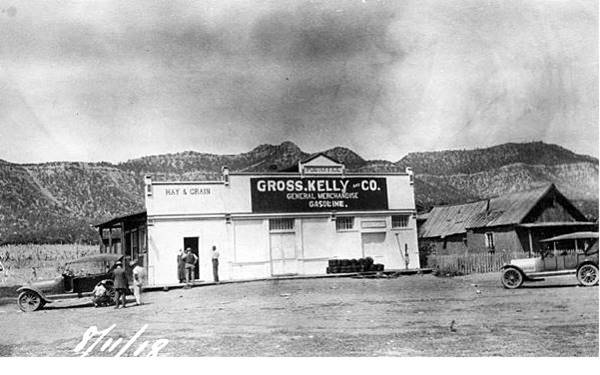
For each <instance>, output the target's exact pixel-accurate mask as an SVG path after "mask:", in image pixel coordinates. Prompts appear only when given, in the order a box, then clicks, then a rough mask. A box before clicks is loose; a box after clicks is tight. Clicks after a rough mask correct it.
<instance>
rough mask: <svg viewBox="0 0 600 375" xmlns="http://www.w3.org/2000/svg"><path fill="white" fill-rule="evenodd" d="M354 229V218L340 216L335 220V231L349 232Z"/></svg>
mask: <svg viewBox="0 0 600 375" xmlns="http://www.w3.org/2000/svg"><path fill="white" fill-rule="evenodd" d="M353 228H354V216H340V217H338V218H336V219H335V229H336V230H350V229H353Z"/></svg>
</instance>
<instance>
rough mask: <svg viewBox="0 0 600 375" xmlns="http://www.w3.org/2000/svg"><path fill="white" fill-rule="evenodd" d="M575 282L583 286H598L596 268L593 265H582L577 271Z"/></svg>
mask: <svg viewBox="0 0 600 375" xmlns="http://www.w3.org/2000/svg"><path fill="white" fill-rule="evenodd" d="M577 281H579V283H580V284H581V285H583V286H592V285H596V284H598V267H596V266H595V265H593V264H584V265H583V266H581V267H579V269H578V270H577Z"/></svg>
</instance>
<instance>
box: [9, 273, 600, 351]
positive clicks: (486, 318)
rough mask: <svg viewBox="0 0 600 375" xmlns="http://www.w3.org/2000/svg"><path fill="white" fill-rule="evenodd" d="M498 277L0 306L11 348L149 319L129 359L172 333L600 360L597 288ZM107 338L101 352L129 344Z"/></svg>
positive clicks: (232, 287) (180, 342) (54, 345)
mask: <svg viewBox="0 0 600 375" xmlns="http://www.w3.org/2000/svg"><path fill="white" fill-rule="evenodd" d="M498 280H499V275H498V274H486V275H472V276H465V277H455V278H436V277H434V276H431V275H417V276H404V277H400V278H396V279H351V278H344V279H310V280H286V281H261V282H253V283H245V284H227V285H216V286H207V287H201V288H193V289H185V290H184V289H177V290H171V291H169V292H152V293H147V294H145V295H144V297H145V298H146V301H147V304H145V305H144V306H139V307H128V308H126V309H121V310H114V309H113V308H112V307H107V308H97V309H95V308H92V307H89V305H87V306H83V307H78V306H76V304H78V303H79V304H80V303H81V300H80V301H70V302H64V303H59V304H52V305H48V307H47V308H45V309H44V310H42V311H38V312H35V313H28V314H25V313H21V312H20V311H17V308H16V305H13V304H10V305H0V355H4V356H10V355H17V356H30V355H35V356H73V355H76V354H75V353H74V352H73V348H75V346H76V345H77V344H78V343H79V342H80V341H81V340H82V335H83V334H84V332H85V331H86V330H87V329H88V328H89V327H90V326H92V325H94V326H97V327H98V329H105V328H107V327H109V326H111V325H112V324H116V326H115V328H114V329H113V330H112V331H111V332H110V333H109V334H108V335H107V337H111V338H112V339H114V340H116V339H117V338H118V337H122V338H123V339H124V340H123V342H126V341H127V340H129V338H131V337H132V336H134V334H135V333H136V332H137V331H138V330H139V329H140V328H141V327H143V326H144V325H145V324H148V326H147V329H146V331H145V332H143V334H142V335H141V336H140V338H139V339H138V340H137V341H136V343H135V344H134V345H133V346H132V347H131V349H129V350H128V351H127V352H125V353H124V355H132V354H133V352H134V351H135V348H137V347H138V346H139V344H140V343H141V342H142V341H144V340H148V341H149V342H150V344H151V343H152V342H155V341H156V340H158V339H161V338H163V339H167V340H169V342H168V344H167V345H166V346H165V347H164V348H163V349H162V350H161V351H160V355H165V356H598V287H592V288H583V287H578V286H577V283H576V280H575V278H574V277H560V278H554V279H549V280H547V281H545V282H542V283H535V284H530V285H529V286H528V287H524V288H522V289H517V290H505V289H503V288H502V287H501V286H500V283H499V281H498ZM475 285H476V286H475ZM452 321H454V324H452ZM101 345H102V343H101V344H99V345H98V346H97V347H96V348H95V350H93V351H91V354H92V355H114V354H115V352H116V351H117V350H118V349H115V350H114V351H113V352H111V353H110V354H109V353H107V352H108V349H106V350H105V351H104V352H102V351H101V350H100V347H101ZM107 345H108V344H107ZM107 347H108V346H107ZM147 351H148V350H146V351H142V352H141V353H142V354H144V353H145V352H147Z"/></svg>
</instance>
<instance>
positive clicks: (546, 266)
mask: <svg viewBox="0 0 600 375" xmlns="http://www.w3.org/2000/svg"><path fill="white" fill-rule="evenodd" d="M564 241H574V242H573V243H575V249H573V248H571V249H569V250H566V249H562V250H561V249H557V246H556V244H557V243H561V242H563V243H564ZM577 241H580V242H581V241H585V242H586V244H587V245H586V246H585V247H584V248H581V249H579V248H577ZM540 242H545V243H553V245H554V246H553V249H545V250H544V251H542V252H541V254H540V256H538V257H534V258H523V259H513V260H511V261H510V264H506V265H504V266H503V267H502V276H501V281H502V285H503V286H504V287H505V288H508V289H515V288H518V287H520V286H521V285H523V282H525V281H543V280H544V277H551V276H564V275H572V274H575V275H576V276H577V280H578V281H579V283H580V284H581V285H583V286H592V285H597V284H598V233H595V232H578V233H570V234H565V235H561V236H557V237H553V238H549V239H547V240H543V241H540Z"/></svg>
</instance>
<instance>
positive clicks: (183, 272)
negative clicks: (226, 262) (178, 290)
mask: <svg viewBox="0 0 600 375" xmlns="http://www.w3.org/2000/svg"><path fill="white" fill-rule="evenodd" d="M211 258H212V266H213V279H214V281H215V282H216V283H218V282H219V251H218V250H217V247H216V246H213V247H212V254H211ZM197 264H198V256H197V255H196V254H194V253H193V252H192V249H191V248H190V247H188V248H186V249H185V251H183V250H182V249H179V253H178V254H177V274H178V276H179V282H180V283H182V284H183V283H184V282H185V283H186V284H190V283H191V282H192V281H193V280H194V279H195V276H194V271H195V270H196V265H197Z"/></svg>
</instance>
